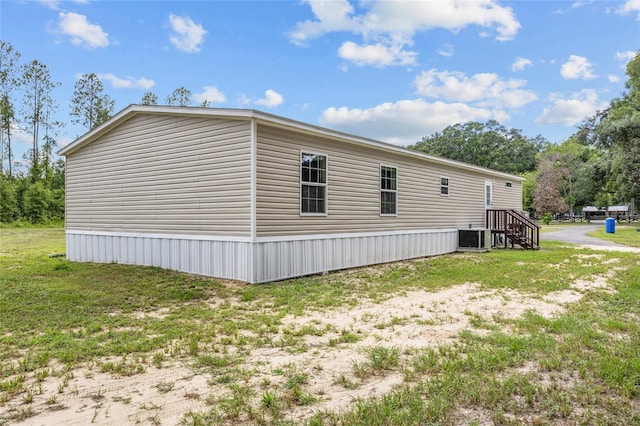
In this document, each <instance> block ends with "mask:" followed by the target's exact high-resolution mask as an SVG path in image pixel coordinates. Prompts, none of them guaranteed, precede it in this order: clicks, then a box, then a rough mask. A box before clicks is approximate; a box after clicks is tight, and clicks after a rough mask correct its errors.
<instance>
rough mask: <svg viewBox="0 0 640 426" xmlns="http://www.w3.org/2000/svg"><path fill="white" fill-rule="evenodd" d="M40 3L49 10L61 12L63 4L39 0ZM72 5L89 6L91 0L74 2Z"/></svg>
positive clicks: (49, 0)
mask: <svg viewBox="0 0 640 426" xmlns="http://www.w3.org/2000/svg"><path fill="white" fill-rule="evenodd" d="M38 2H39V3H40V4H42V5H43V6H46V7H48V8H49V9H53V10H60V3H62V1H61V0H38ZM72 3H75V4H88V3H89V0H73V1H72Z"/></svg>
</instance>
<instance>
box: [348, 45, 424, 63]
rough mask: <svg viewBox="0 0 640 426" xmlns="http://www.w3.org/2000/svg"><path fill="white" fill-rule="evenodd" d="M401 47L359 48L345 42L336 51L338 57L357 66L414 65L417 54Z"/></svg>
mask: <svg viewBox="0 0 640 426" xmlns="http://www.w3.org/2000/svg"><path fill="white" fill-rule="evenodd" d="M402 47H403V44H395V45H385V44H383V43H375V44H365V45H360V46H359V45H357V44H356V43H354V42H352V41H347V42H344V43H343V44H342V46H340V49H338V55H339V56H340V57H341V58H342V59H345V60H347V61H349V62H352V63H354V64H355V65H359V66H363V65H374V66H378V67H383V66H388V65H414V64H415V62H416V56H417V53H416V52H409V51H406V50H403V49H402Z"/></svg>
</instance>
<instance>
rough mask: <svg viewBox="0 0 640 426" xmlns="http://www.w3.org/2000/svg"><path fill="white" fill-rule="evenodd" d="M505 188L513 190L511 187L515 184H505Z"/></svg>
mask: <svg viewBox="0 0 640 426" xmlns="http://www.w3.org/2000/svg"><path fill="white" fill-rule="evenodd" d="M505 186H506V187H507V188H511V187H512V186H513V184H512V183H511V182H507V183H506V184H505Z"/></svg>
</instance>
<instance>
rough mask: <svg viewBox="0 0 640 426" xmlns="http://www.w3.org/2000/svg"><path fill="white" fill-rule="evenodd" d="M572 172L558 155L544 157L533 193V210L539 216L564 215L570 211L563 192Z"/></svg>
mask: <svg viewBox="0 0 640 426" xmlns="http://www.w3.org/2000/svg"><path fill="white" fill-rule="evenodd" d="M569 176H570V172H569V170H568V169H567V167H566V166H565V165H564V164H563V163H562V161H561V155H560V154H558V153H549V154H547V155H544V156H543V157H542V158H541V159H540V162H539V164H538V172H537V176H536V181H537V185H536V188H535V190H534V191H533V208H534V209H535V210H536V213H537V214H538V215H539V216H542V215H543V214H546V213H551V214H555V213H564V212H566V211H567V210H568V209H569V206H567V203H566V201H565V199H564V197H563V194H562V192H561V188H562V187H563V186H564V185H565V182H566V180H567V179H568V178H569Z"/></svg>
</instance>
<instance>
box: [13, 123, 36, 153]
mask: <svg viewBox="0 0 640 426" xmlns="http://www.w3.org/2000/svg"><path fill="white" fill-rule="evenodd" d="M11 138H12V140H13V141H16V142H20V143H22V144H25V145H27V146H29V147H31V146H32V144H33V135H32V134H31V133H29V132H27V130H25V129H24V128H23V127H20V126H18V125H15V124H11Z"/></svg>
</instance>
